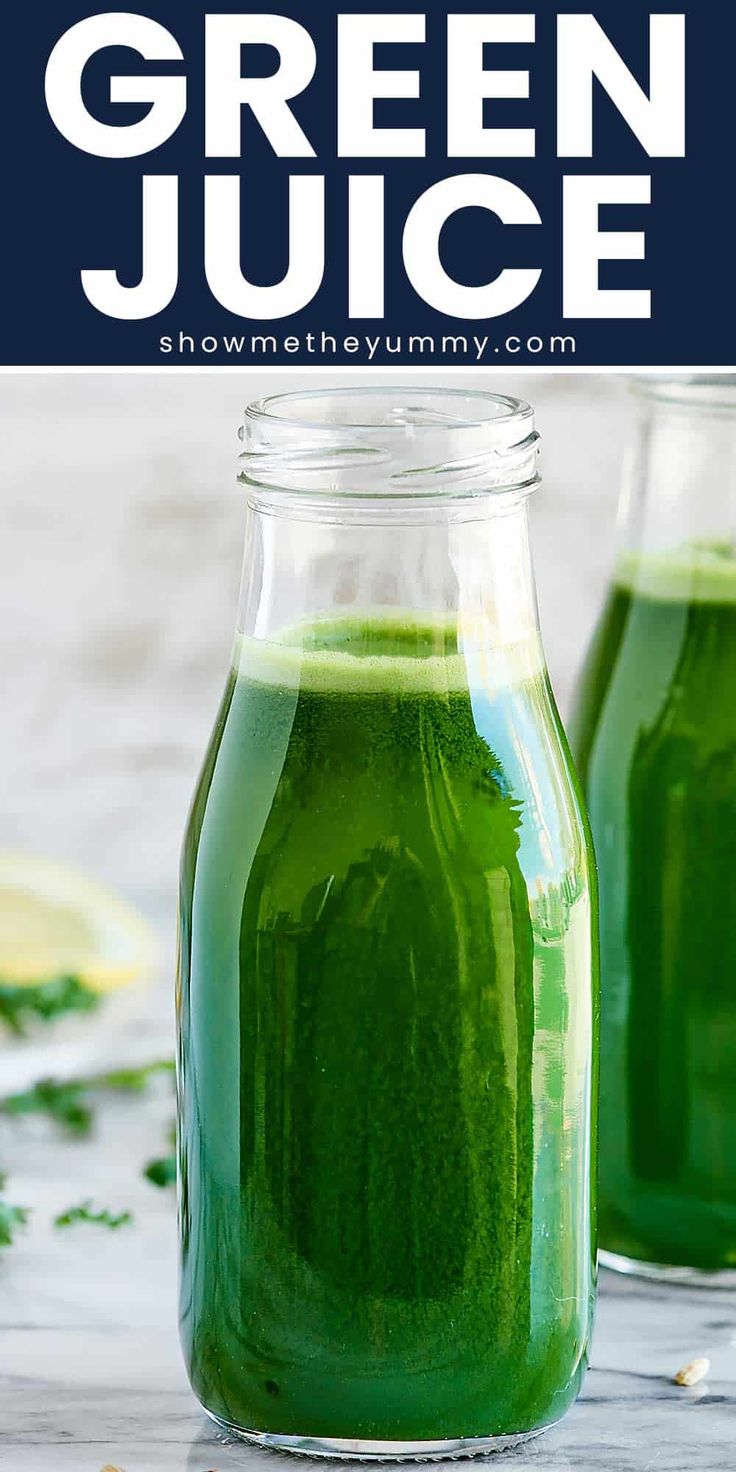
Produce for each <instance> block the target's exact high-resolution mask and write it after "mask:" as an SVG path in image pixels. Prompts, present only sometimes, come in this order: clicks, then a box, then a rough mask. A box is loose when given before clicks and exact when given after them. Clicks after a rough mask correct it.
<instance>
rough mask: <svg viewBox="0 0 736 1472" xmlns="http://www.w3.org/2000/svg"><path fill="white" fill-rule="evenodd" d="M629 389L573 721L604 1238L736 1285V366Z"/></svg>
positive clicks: (675, 1270) (676, 1269) (688, 1273)
mask: <svg viewBox="0 0 736 1472" xmlns="http://www.w3.org/2000/svg"><path fill="white" fill-rule="evenodd" d="M637 397H638V400H639V414H638V423H637V430H636V437H635V442H634V444H633V446H632V452H631V454H630V457H629V463H628V467H627V472H626V476H625V483H624V491H623V497H622V502H621V517H620V520H621V528H620V530H621V535H620V549H619V555H618V560H617V565H616V569H615V573H614V577H613V582H612V587H611V590H610V592H609V595H608V600H607V602H606V606H605V609H604V612H603V615H602V617H601V620H600V623H599V625H598V629H597V632H596V634H595V637H594V639H593V643H592V646H591V649H590V652H589V654H588V658H587V662H586V664H585V667H584V670H583V675H582V679H581V682H580V687H579V692H578V702H577V712H576V715H575V719H574V723H573V727H572V731H573V736H572V740H573V748H574V751H575V754H576V757H577V761H578V767H579V770H580V772H581V776H582V777H583V780H584V785H585V788H586V792H587V798H588V807H589V812H590V818H591V823H592V827H593V836H594V839H595V843H596V854H597V859H598V870H599V881H600V888H601V967H602V972H601V974H602V988H603V999H602V1044H601V1057H602V1078H601V1115H600V1131H601V1132H600V1143H601V1158H600V1196H599V1202H600V1239H601V1245H602V1247H603V1248H604V1249H605V1252H604V1254H603V1260H604V1261H606V1262H607V1263H609V1264H610V1265H611V1266H614V1267H618V1268H620V1269H622V1270H624V1271H630V1272H642V1273H645V1274H647V1275H655V1276H659V1275H664V1276H665V1277H673V1278H683V1279H687V1278H696V1277H699V1276H702V1275H710V1274H718V1275H719V1280H720V1281H724V1282H725V1281H727V1280H728V1279H729V1276H730V1280H731V1281H732V1282H736V1273H735V1272H733V1269H734V1268H735V1267H736V986H735V982H734V978H736V927H734V915H735V914H736V495H735V494H734V486H733V466H734V464H736V380H734V379H733V378H731V379H727V380H712V379H710V380H709V379H702V378H701V379H685V378H680V379H670V380H666V381H659V380H651V381H648V382H645V383H642V384H640V385H639V386H638V388H637ZM729 1268H731V1273H730V1275H729Z"/></svg>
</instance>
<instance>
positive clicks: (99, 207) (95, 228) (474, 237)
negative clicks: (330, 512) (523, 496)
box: [0, 0, 736, 368]
mask: <svg viewBox="0 0 736 1472" xmlns="http://www.w3.org/2000/svg"><path fill="white" fill-rule="evenodd" d="M9 11H10V15H9V16H6V19H5V39H6V47H5V56H6V68H5V77H4V87H3V102H2V105H3V107H4V109H5V114H6V115H5V126H4V134H3V136H4V139H5V170H4V189H5V212H4V222H5V223H4V229H3V232H2V244H1V245H0V250H1V251H2V272H1V275H0V280H1V281H2V287H3V295H4V301H3V307H2V316H1V318H0V323H1V326H0V333H1V334H2V341H1V344H0V362H1V363H2V364H3V365H7V366H14V365H18V366H20V365H64V364H68V365H153V366H158V367H177V366H193V365H202V364H220V365H223V364H227V365H229V366H238V365H242V366H253V365H254V364H257V365H264V364H265V365H272V366H273V365H287V364H294V365H301V366H306V365H319V366H321V367H325V366H330V365H355V366H366V365H368V364H375V365H377V366H378V365H382V366H385V365H392V366H396V365H421V366H424V367H427V366H448V367H462V368H469V367H472V366H486V367H500V366H504V367H509V366H531V365H538V366H540V365H551V366H556V367H566V368H576V367H578V368H579V367H582V366H584V365H592V366H607V365H641V366H657V365H661V366H729V367H730V366H733V362H734V350H733V346H732V337H733V333H734V326H735V323H734V315H735V314H734V302H735V299H736V293H735V292H734V284H733V256H734V251H733V238H732V228H731V218H732V214H733V210H732V202H731V191H730V187H729V186H730V172H731V158H732V152H733V147H732V144H733V137H734V122H733V80H732V77H733V56H734V55H735V54H736V7H734V6H731V5H729V6H726V5H724V4H723V3H722V0H717V3H716V0H681V3H680V4H679V5H678V6H677V8H676V9H673V10H671V11H669V12H667V13H666V14H664V13H661V12H659V11H656V12H654V13H653V14H651V15H650V10H649V7H648V6H646V5H643V4H640V3H631V0H600V3H598V4H597V5H596V6H595V10H594V12H593V13H591V12H588V11H585V10H583V9H579V8H567V9H564V10H558V7H557V6H553V5H550V4H549V3H545V4H544V5H537V6H536V7H533V6H532V5H531V3H527V4H526V5H520V4H518V3H513V0H504V5H503V9H502V11H499V12H495V11H493V12H491V11H489V10H488V9H487V8H485V7H481V6H479V5H476V4H473V3H472V0H463V4H462V6H461V7H458V8H457V10H453V9H452V8H449V9H448V7H447V6H438V5H431V6H429V5H427V6H425V7H424V8H423V9H422V8H415V9H411V10H398V9H393V10H390V11H389V10H388V9H387V8H386V7H383V8H381V9H379V10H377V11H376V12H370V11H369V10H368V9H367V6H366V0H362V3H360V4H351V3H348V0H346V3H344V4H343V5H342V6H340V7H339V11H338V9H336V8H332V7H331V6H329V5H325V4H320V5H319V6H317V5H314V4H305V3H291V0H285V3H283V4H282V5H280V7H279V9H278V11H274V12H267V11H257V12H256V11H253V10H244V9H243V8H242V6H238V5H236V4H231V3H227V0H218V4H217V7H216V8H215V7H213V8H212V9H211V10H209V11H208V9H207V7H206V6H203V5H200V4H198V3H186V4H182V3H181V0H138V8H137V10H136V11H135V12H127V11H126V12H115V11H107V10H105V9H104V8H102V7H99V6H98V7H95V6H93V5H90V4H89V3H86V4H85V3H82V0H52V3H37V4H35V5H28V4H26V5H16V4H15V0H12V3H11V5H10V6H9Z"/></svg>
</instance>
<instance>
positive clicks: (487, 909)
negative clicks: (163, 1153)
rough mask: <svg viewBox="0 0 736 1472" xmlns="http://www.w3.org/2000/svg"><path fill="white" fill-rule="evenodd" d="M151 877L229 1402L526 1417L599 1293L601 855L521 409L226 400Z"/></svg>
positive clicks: (364, 1419)
mask: <svg viewBox="0 0 736 1472" xmlns="http://www.w3.org/2000/svg"><path fill="white" fill-rule="evenodd" d="M242 437H243V441H244V453H243V456H242V467H243V469H242V476H241V480H242V484H243V486H244V489H245V493H246V501H247V520H246V540H245V560H244V572H243V583H242V597H241V606H240V615H239V622H238V633H237V639H236V643H235V650H234V655H233V663H232V670H231V674H230V677H229V680H228V683H227V688H226V691H225V695H224V697H223V701H222V705H221V707H220V711H219V714H218V716H217V720H216V724H215V730H214V733H213V737H212V741H211V744H210V747H209V750H208V752H207V755H206V758H205V762H204V767H203V770H202V775H201V777H200V781H199V785H198V787H197V790H196V794H195V797H194V802H193V806H192V810H191V815H190V819H189V826H188V830H187V834H186V838H185V843H184V851H183V860H182V872H181V942H180V948H181V970H180V985H179V1020H180V1094H181V1119H180V1148H181V1179H182V1199H181V1227H182V1260H183V1270H182V1298H181V1318H182V1334H183V1342H184V1346H185V1353H186V1357H187V1362H188V1367H189V1373H190V1376H191V1381H192V1384H193V1386H194V1389H195V1391H196V1393H197V1395H198V1396H199V1398H200V1400H201V1401H202V1403H203V1405H204V1406H205V1408H206V1409H207V1411H208V1412H209V1413H210V1414H211V1415H212V1416H213V1417H214V1418H215V1420H216V1421H218V1422H219V1423H220V1424H222V1425H223V1426H225V1427H226V1428H227V1429H228V1430H229V1431H231V1432H235V1433H236V1434H237V1433H239V1434H242V1435H244V1436H247V1437H250V1438H252V1439H254V1440H256V1441H259V1442H261V1443H264V1444H267V1445H269V1446H274V1447H279V1448H283V1449H293V1450H297V1451H303V1452H304V1451H308V1452H312V1453H317V1454H319V1453H322V1454H328V1455H332V1456H335V1455H338V1456H345V1457H350V1456H354V1457H358V1456H359V1457H362V1458H371V1457H383V1458H386V1457H392V1456H396V1457H399V1456H411V1455H418V1456H431V1457H441V1456H456V1455H458V1454H462V1453H465V1452H468V1453H471V1452H478V1451H482V1450H484V1449H493V1448H496V1447H502V1446H507V1445H511V1444H514V1443H515V1442H516V1441H518V1440H520V1439H523V1438H524V1437H525V1436H528V1435H531V1434H533V1433H535V1432H538V1431H540V1430H541V1429H543V1428H544V1427H545V1426H547V1425H549V1424H550V1423H551V1422H553V1421H555V1420H556V1419H557V1418H558V1417H559V1416H560V1415H561V1414H562V1413H563V1412H564V1411H565V1410H566V1408H567V1407H568V1405H569V1404H570V1402H571V1401H572V1400H573V1398H574V1396H575V1394H576V1392H577V1389H578V1387H579V1384H580V1381H581V1377H582V1374H583V1370H584V1365H585V1358H586V1350H587V1345H588V1339H589V1333H590V1322H591V1306H592V1300H593V1290H594V1254H595V1242H594V1225H593V1204H592V1185H591V1175H592V1170H591V1167H592V1161H593V1153H594V1152H593V1138H592V1116H593V1104H594V1083H595V1077H594V1045H595V1031H596V1020H597V997H596V973H595V946H594V939H593V936H594V924H595V914H594V894H593V864H592V858H591V851H590V847H589V841H588V834H587V830H586V825H585V821H584V819H583V817H582V814H581V808H580V802H579V798H578V792H577V788H576V780H575V777H574V775H573V772H572V769H571V764H570V758H569V754H568V750H567V746H566V743H565V739H564V736H563V734H562V731H561V728H560V723H559V718H558V715H557V711H556V708H555V704H554V700H553V697H552V694H551V691H550V686H549V681H548V677H547V673H546V670H545V664H544V657H543V654H542V648H541V644H540V637H539V631H538V624H537V614H536V605H535V595H534V584H533V578H532V571H531V564H530V558H529V548H528V543H527V524H526V503H527V497H528V495H529V493H530V492H531V491H532V490H533V489H534V488H535V486H536V485H537V439H538V437H537V435H536V433H535V431H534V421H533V415H532V411H531V409H530V408H529V406H528V405H526V404H523V403H520V402H517V401H516V400H514V399H507V398H502V397H500V396H496V395H492V394H486V393H475V394H471V393H467V392H464V391H458V392H451V391H434V390H431V389H416V390H414V389H410V390H403V389H401V390H400V389H386V390H381V389H375V390H373V391H370V390H365V389H360V390H351V389H346V390H341V391H336V392H335V393H323V392H317V393H304V394H300V393H295V394H287V395H285V396H282V397H277V398H272V399H266V400H264V401H262V402H261V403H257V404H253V405H251V407H250V408H249V409H248V411H247V413H246V416H245V425H244V429H243V432H242Z"/></svg>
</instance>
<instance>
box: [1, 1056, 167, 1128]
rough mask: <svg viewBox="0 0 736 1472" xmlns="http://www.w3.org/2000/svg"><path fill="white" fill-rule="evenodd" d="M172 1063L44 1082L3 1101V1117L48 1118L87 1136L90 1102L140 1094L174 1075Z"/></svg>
mask: <svg viewBox="0 0 736 1472" xmlns="http://www.w3.org/2000/svg"><path fill="white" fill-rule="evenodd" d="M173 1068H174V1064H173V1062H172V1060H171V1059H168V1058H162V1059H161V1058H159V1059H156V1060H155V1061H154V1062H153V1063H146V1064H143V1065H142V1066H141V1067H134V1068H117V1069H112V1070H110V1071H108V1072H106V1073H97V1074H92V1075H90V1076H89V1077H88V1078H70V1079H54V1078H42V1079H39V1081H38V1083H36V1084H34V1085H33V1086H32V1088H30V1089H26V1090H24V1091H23V1092H21V1093H19V1094H9V1095H8V1096H7V1097H6V1098H4V1099H0V1113H2V1114H11V1115H19V1114H45V1115H47V1117H48V1118H49V1119H52V1120H53V1121H54V1123H55V1124H58V1125H60V1126H61V1127H62V1128H63V1129H65V1130H67V1131H69V1133H71V1134H73V1135H88V1134H89V1132H90V1129H91V1127H92V1121H93V1118H94V1115H93V1111H92V1107H91V1101H92V1099H93V1097H94V1095H95V1094H98V1093H106V1092H109V1091H114V1092H125V1093H141V1092H142V1090H143V1089H144V1088H145V1087H146V1084H147V1083H148V1081H149V1079H151V1078H152V1077H153V1076H154V1075H155V1074H158V1073H172V1072H173Z"/></svg>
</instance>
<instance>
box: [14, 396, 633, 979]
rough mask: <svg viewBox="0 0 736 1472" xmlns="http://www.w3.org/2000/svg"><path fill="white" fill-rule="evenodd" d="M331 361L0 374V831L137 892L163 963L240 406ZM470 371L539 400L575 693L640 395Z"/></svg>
mask: <svg viewBox="0 0 736 1472" xmlns="http://www.w3.org/2000/svg"><path fill="white" fill-rule="evenodd" d="M402 380H405V381H407V382H412V383H422V382H430V383H435V384H439V380H438V379H437V378H432V377H429V376H428V375H426V374H425V375H422V374H421V373H419V374H413V373H410V372H407V373H406V374H404V375H402ZM334 381H340V382H343V383H344V382H345V380H344V378H342V379H339V380H334V378H333V379H331V377H330V375H329V374H328V373H321V372H320V373H317V372H315V371H314V370H312V371H310V373H309V374H308V375H306V377H305V376H304V375H301V374H299V373H297V372H292V373H288V374H286V373H279V374H273V373H269V374H264V373H257V372H244V373H242V374H230V373H228V374H219V373H217V372H208V373H202V374H188V373H181V372H178V373H172V374H165V375H162V374H147V373H140V374H134V375H130V374H100V373H95V374H89V375H87V374H65V375H47V374H38V375H28V376H19V375H0V415H1V416H2V423H3V437H2V457H1V465H0V546H1V547H2V558H3V573H2V578H1V579H0V678H1V680H2V689H3V692H4V700H3V706H4V710H5V717H4V720H3V722H2V725H1V726H0V760H1V761H2V773H3V783H2V794H3V795H2V839H1V844H2V847H3V848H5V849H8V848H23V849H30V850H34V851H36V852H40V853H44V854H46V855H48V856H50V857H52V858H54V859H57V860H59V861H61V862H62V863H65V864H67V863H71V864H76V865H78V866H80V867H81V868H83V869H85V870H87V871H88V872H89V873H91V874H93V875H94V876H95V877H96V878H97V879H99V880H100V881H102V882H103V883H105V884H108V885H111V886H113V887H114V888H115V889H118V890H120V891H121V892H122V893H123V894H124V895H125V896H126V897H127V898H129V899H130V900H132V901H133V902H134V903H136V904H137V905H139V906H140V908H141V909H142V910H143V911H144V913H145V914H147V915H148V917H149V918H150V919H151V920H152V921H153V923H154V924H155V926H156V927H157V929H158V930H159V932H160V935H161V939H162V942H163V954H164V956H165V957H166V962H167V964H166V967H165V970H166V973H167V976H168V975H170V972H171V966H170V964H169V963H170V962H173V933H174V916H175V904H176V882H177V867H178V849H179V842H180V836H181V832H182V828H183V825H184V820H185V815H186V810H187V806H188V803H189V798H190V795H191V792H192V788H193V784H194V780H195V775H196V772H197V769H198V766H199V763H200V761H201V758H202V755H203V752H204V747H205V743H206V741H207V738H208V735H209V731H210V728H211V724H212V720H213V717H214V713H215V709H216V705H217V702H218V699H219V696H220V692H221V689H222V686H223V683H224V679H225V675H226V672H227V668H228V663H229V657H230V650H231V641H232V635H233V629H234V624H235V614H236V603H237V595H238V582H239V575H240V560H241V553H242V540H243V522H244V504H243V493H242V491H241V490H240V489H239V488H238V486H237V484H236V480H235V476H236V460H237V454H238V449H239V445H238V440H237V429H238V424H239V421H240V417H241V413H242V410H243V407H244V406H245V404H246V402H247V401H248V400H250V399H252V398H255V397H260V396H261V395H263V394H264V393H277V392H279V391H280V390H287V389H288V390H293V389H294V388H297V387H300V386H308V387H310V388H313V389H314V388H319V387H329V386H330V385H331V383H333V382H334ZM351 381H354V382H355V383H360V382H368V383H375V381H376V373H375V371H374V372H372V373H369V374H368V375H366V374H359V373H356V374H355V375H354V376H353V377H352V378H351ZM393 381H394V382H395V381H397V380H396V379H394V380H393ZM452 382H453V386H463V385H467V386H468V387H473V388H488V389H495V390H497V391H502V392H507V393H511V394H515V395H518V396H521V397H525V398H528V399H530V400H531V402H532V403H533V404H534V405H535V407H536V409H537V423H538V427H539V430H540V431H541V434H542V445H543V461H542V468H543V474H544V485H543V487H542V490H541V491H540V492H539V494H538V495H537V496H536V497H534V498H533V501H532V507H531V520H532V534H533V545H534V551H535V558H536V572H537V579H538V588H539V600H540V608H541V616H542V629H543V635H544V640H545V645H546V650H547V656H548V661H549V665H550V671H551V675H552V681H553V685H554V688H555V691H556V693H557V697H558V700H559V702H560V705H561V708H562V711H563V714H564V713H565V711H566V709H567V708H568V705H569V700H570V695H571V690H572V687H573V683H574V679H575V674H576V670H577V667H578V665H579V662H580V659H581V657H582V654H583V652H584V650H585V647H586V644H587V642H588V638H589V635H590V631H591V627H592V625H593V622H594V620H595V617H596V614H597V611H598V608H599V606H600V602H601V598H602V595H603V589H604V584H605V579H606V576H607V573H608V571H609V567H610V563H611V559H612V549H613V535H614V523H615V506H616V498H617V493H618V488H619V480H620V471H621V459H622V453H623V448H624V444H625V439H626V434H627V426H628V422H629V420H630V418H631V417H632V414H633V404H632V403H631V401H630V399H629V396H628V395H627V392H626V385H625V382H623V381H622V380H621V379H619V378H616V377H614V376H613V375H611V376H607V375H589V374H587V375H582V374H581V375H544V374H538V375H533V374H532V375H507V376H506V377H503V376H502V375H495V374H488V373H485V372H476V373H474V374H472V373H471V374H468V375H463V376H462V377H461V376H459V375H458V376H453V379H452Z"/></svg>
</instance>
